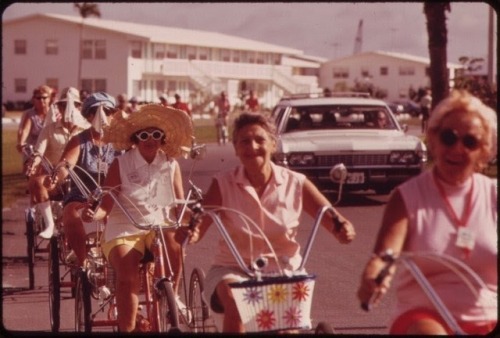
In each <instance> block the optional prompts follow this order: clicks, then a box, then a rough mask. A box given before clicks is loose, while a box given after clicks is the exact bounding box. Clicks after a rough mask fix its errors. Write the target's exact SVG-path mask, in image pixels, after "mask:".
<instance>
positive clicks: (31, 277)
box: [25, 208, 36, 290]
mask: <svg viewBox="0 0 500 338" xmlns="http://www.w3.org/2000/svg"><path fill="white" fill-rule="evenodd" d="M25 217H26V240H27V249H28V252H27V254H28V281H29V289H30V290H33V289H34V288H35V248H36V243H35V241H36V239H35V236H36V234H35V219H34V215H33V212H32V211H31V209H30V208H28V209H26V211H25Z"/></svg>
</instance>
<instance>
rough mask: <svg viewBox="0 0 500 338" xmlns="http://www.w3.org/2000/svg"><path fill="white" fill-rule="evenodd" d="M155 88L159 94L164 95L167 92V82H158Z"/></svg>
mask: <svg viewBox="0 0 500 338" xmlns="http://www.w3.org/2000/svg"><path fill="white" fill-rule="evenodd" d="M155 87H156V91H157V92H158V93H163V92H164V91H165V81H164V80H156V82H155Z"/></svg>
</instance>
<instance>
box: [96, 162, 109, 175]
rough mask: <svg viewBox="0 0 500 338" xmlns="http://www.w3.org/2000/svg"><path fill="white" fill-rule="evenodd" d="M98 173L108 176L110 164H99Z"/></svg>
mask: <svg viewBox="0 0 500 338" xmlns="http://www.w3.org/2000/svg"><path fill="white" fill-rule="evenodd" d="M97 171H98V172H100V173H105V174H106V173H107V172H108V164H107V163H106V162H99V164H98V168H97Z"/></svg>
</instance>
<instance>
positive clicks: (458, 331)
mask: <svg viewBox="0 0 500 338" xmlns="http://www.w3.org/2000/svg"><path fill="white" fill-rule="evenodd" d="M414 258H424V259H428V260H432V261H435V262H438V263H440V264H442V265H444V266H445V267H447V268H449V269H450V270H451V271H453V272H455V274H456V275H457V276H458V277H459V278H460V279H461V280H462V282H464V283H465V284H466V285H467V286H468V288H469V290H470V291H471V292H472V293H474V294H476V293H477V291H476V290H475V289H474V286H473V285H472V283H471V279H472V280H473V281H474V282H475V283H476V284H477V285H478V286H480V287H482V288H487V286H486V284H485V283H484V282H483V280H482V279H481V277H479V276H478V275H477V274H476V273H475V272H474V270H472V269H471V268H470V267H469V266H467V265H466V264H465V263H463V262H462V261H460V260H458V259H456V258H454V257H452V256H449V255H446V254H437V253H433V252H420V253H415V252H402V253H401V254H400V255H399V257H397V258H394V259H393V260H391V261H389V262H387V263H386V266H385V267H384V269H383V270H384V271H385V273H381V274H379V276H378V277H377V281H378V283H379V284H380V283H381V282H382V280H383V279H384V278H385V275H386V274H387V272H388V270H389V268H390V267H391V266H392V265H393V264H395V263H398V262H399V263H400V264H402V265H403V266H404V267H405V268H406V269H407V270H408V271H409V272H410V273H411V275H412V276H413V278H414V279H415V280H416V281H417V283H418V284H419V286H420V287H421V289H422V291H423V292H424V293H425V295H426V296H427V298H428V299H429V301H430V302H431V303H432V305H433V306H434V308H435V309H436V311H437V312H438V313H439V315H440V316H441V318H443V320H444V321H445V323H446V325H448V327H449V328H450V329H451V330H452V331H453V333H454V334H455V335H465V334H466V333H465V332H464V331H463V330H462V328H461V327H460V326H459V325H458V323H457V321H456V320H455V318H454V317H453V316H452V314H451V313H450V310H449V309H448V308H447V307H446V305H445V304H444V302H443V301H442V299H441V297H439V295H438V294H437V292H436V291H435V290H434V288H433V287H432V285H431V284H430V283H429V281H428V280H427V278H426V277H425V275H424V273H423V272H422V270H421V269H420V268H419V267H418V265H417V264H416V263H415V262H414ZM456 267H458V268H460V269H462V270H463V271H465V272H466V273H467V275H468V276H466V275H464V274H462V273H460V272H459V271H458V270H457V269H456ZM361 305H362V308H363V309H364V310H365V311H369V310H370V309H371V304H370V302H369V303H367V304H361Z"/></svg>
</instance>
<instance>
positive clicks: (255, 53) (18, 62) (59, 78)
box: [2, 14, 326, 108]
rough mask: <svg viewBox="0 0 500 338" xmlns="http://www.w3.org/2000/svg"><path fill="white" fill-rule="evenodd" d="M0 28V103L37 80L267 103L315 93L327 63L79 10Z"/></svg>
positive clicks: (22, 96)
mask: <svg viewBox="0 0 500 338" xmlns="http://www.w3.org/2000/svg"><path fill="white" fill-rule="evenodd" d="M2 32H3V34H2V45H3V46H2V62H3V64H2V77H3V78H2V82H3V85H2V101H3V102H6V101H9V100H10V101H12V102H15V101H22V100H29V99H30V98H31V93H32V90H33V89H34V88H35V87H36V86H38V85H40V84H48V85H49V86H51V87H54V88H57V89H59V90H61V89H62V88H64V87H67V86H73V87H78V88H80V89H85V90H87V91H89V92H94V91H106V92H108V93H110V94H111V95H118V94H120V93H126V94H127V95H128V96H129V98H130V97H132V96H136V97H138V98H140V100H142V101H146V102H159V100H158V98H159V96H160V95H162V94H167V95H168V96H169V97H173V95H174V94H175V93H179V94H180V95H181V97H182V98H183V100H184V101H188V102H190V103H191V104H193V105H196V104H200V105H202V104H203V103H204V102H205V103H206V102H208V101H210V100H212V99H213V98H214V97H215V96H218V95H219V94H220V92H221V91H225V92H226V93H227V95H228V98H229V100H230V102H231V104H239V103H241V101H240V99H239V97H240V95H241V91H242V89H246V90H253V91H254V92H255V93H256V94H257V96H258V98H259V100H260V102H261V104H262V105H263V106H264V107H267V108H272V107H273V106H274V105H275V103H276V102H277V101H278V100H279V99H280V97H281V96H283V95H285V94H291V93H298V92H318V91H320V89H319V88H318V77H319V69H320V65H321V63H322V62H323V61H326V59H322V58H319V57H313V56H307V55H304V53H303V52H302V51H300V50H296V49H292V48H288V47H283V46H278V45H273V44H268V43H263V42H259V41H254V40H249V39H245V38H240V37H236V36H230V35H226V34H221V33H215V32H207V31H197V30H188V29H180V28H172V27H163V26H153V25H145V24H137V23H129V22H122V21H111V20H105V19H101V18H87V19H84V20H82V18H81V17H79V16H67V15H56V14H34V15H29V16H25V17H21V18H16V19H12V20H5V21H3V22H2ZM80 41H82V44H81V46H82V48H81V63H80V62H79V60H80V57H79V54H80V51H79V46H80ZM79 78H80V81H79V82H80V83H78V79H79Z"/></svg>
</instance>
